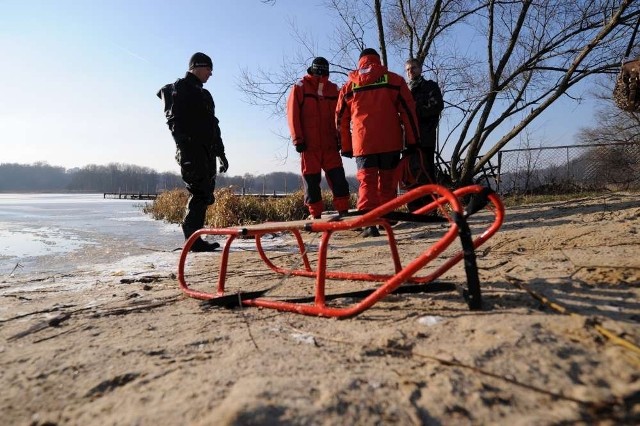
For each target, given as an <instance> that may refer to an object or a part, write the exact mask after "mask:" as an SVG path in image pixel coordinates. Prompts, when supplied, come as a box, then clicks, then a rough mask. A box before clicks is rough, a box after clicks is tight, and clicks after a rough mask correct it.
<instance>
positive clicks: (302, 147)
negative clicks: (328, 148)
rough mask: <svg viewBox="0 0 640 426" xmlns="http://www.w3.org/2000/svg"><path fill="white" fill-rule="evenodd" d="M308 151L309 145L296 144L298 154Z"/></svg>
mask: <svg viewBox="0 0 640 426" xmlns="http://www.w3.org/2000/svg"><path fill="white" fill-rule="evenodd" d="M306 150H307V144H306V143H304V142H299V143H297V144H296V152H304V151H306Z"/></svg>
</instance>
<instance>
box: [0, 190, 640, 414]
mask: <svg viewBox="0 0 640 426" xmlns="http://www.w3.org/2000/svg"><path fill="white" fill-rule="evenodd" d="M487 217H489V214H487V213H483V214H481V215H479V216H478V219H477V220H474V222H473V223H472V230H476V229H482V228H483V220H486V219H487ZM441 226H442V225H439V224H429V225H416V224H405V223H400V224H398V225H397V226H396V227H395V228H394V233H395V234H396V237H397V238H398V247H399V248H400V250H401V252H402V254H403V258H408V259H411V256H415V255H416V254H417V253H419V252H420V251H421V250H424V247H425V245H428V244H430V243H431V242H432V240H433V238H434V236H435V235H436V234H437V233H438V231H439V230H440V228H439V227H441ZM639 232H640V194H637V193H624V192H619V193H608V194H603V195H600V196H596V197H591V198H583V199H578V200H572V201H564V202H552V203H545V204H539V205H535V206H521V207H514V208H509V209H507V213H506V220H505V223H504V225H503V226H502V228H501V230H500V231H499V232H498V233H497V234H496V235H495V236H494V237H493V238H491V239H490V240H489V241H488V242H487V243H486V244H485V245H483V246H482V247H480V248H479V249H478V250H477V262H478V267H479V270H480V281H481V286H482V292H483V300H484V304H483V309H482V310H480V311H470V310H469V309H468V306H467V304H466V303H465V301H464V299H463V298H462V296H461V294H460V289H461V288H463V287H464V285H465V273H464V269H463V267H462V265H460V264H459V265H456V266H454V267H453V268H452V269H450V270H449V271H448V272H446V273H445V274H444V275H443V276H442V277H441V278H440V279H439V281H442V282H446V283H452V284H454V285H455V287H456V290H452V291H443V292H437V293H418V294H401V295H390V296H388V297H386V298H385V299H383V300H382V301H381V302H379V303H377V304H375V305H374V306H373V307H371V308H370V309H368V310H366V311H365V312H363V313H362V314H360V315H358V316H356V317H354V318H350V319H344V320H336V319H328V318H318V317H311V316H303V315H298V314H293V313H282V312H278V311H275V310H270V309H258V308H251V307H245V308H238V309H224V308H218V307H212V306H210V305H208V304H206V303H203V302H200V301H198V300H195V299H192V298H188V297H185V296H184V295H183V294H182V293H181V291H180V290H179V288H178V283H177V280H176V269H177V268H176V267H175V265H177V262H178V252H170V251H168V252H166V253H158V254H157V257H155V258H151V259H150V260H149V259H146V260H145V261H144V262H137V263H136V262H134V263H124V264H122V265H103V266H100V267H97V268H96V267H94V268H87V269H83V270H82V271H79V272H77V273H71V274H65V275H53V276H46V275H40V274H29V275H26V276H25V275H20V274H16V275H14V276H3V277H0V365H1V367H2V368H1V369H0V383H1V384H2V386H1V388H0V412H1V413H2V423H3V424H7V425H42V426H44V425H109V424H114V425H115V424H118V425H123V424H124V425H151V424H153V425H165V424H166V425H177V424H189V425H191V424H193V425H213V424H215V425H251V424H256V425H257V424H288V425H309V424H317V425H337V424H363V425H364V424H366V425H370V424H403V425H404V424H406V425H420V424H426V425H441V424H456V425H477V424H510V425H548V424H603V425H620V424H629V425H630V424H638V423H640V350H639V349H638V345H640V331H639V330H640V327H638V325H639V323H640V236H639V235H638V233H639ZM304 237H305V238H306V239H308V240H307V243H308V244H309V247H310V248H311V251H312V252H313V248H314V247H317V243H318V240H317V236H315V235H313V234H307V235H305V236H304ZM333 244H334V245H335V249H336V250H335V254H334V255H332V257H331V258H330V262H331V263H330V264H331V265H332V266H333V267H336V268H344V269H348V270H361V271H368V272H374V273H376V272H377V273H383V272H389V260H388V258H389V254H388V249H387V247H386V240H385V239H384V237H382V238H374V239H371V238H369V239H362V238H360V237H358V236H357V234H356V233H355V232H351V233H345V234H341V235H339V236H336V239H335V241H334V242H333ZM289 245H290V244H289V241H288V240H287V239H286V238H283V237H281V236H278V235H275V236H273V241H271V245H270V246H269V252H270V253H272V254H273V257H274V258H278V259H279V261H282V262H285V263H286V262H289V261H292V262H293V261H294V260H292V259H293V255H292V254H291V253H290V252H288V251H287V250H286V247H287V246H289ZM458 249H459V247H453V245H452V247H451V248H449V249H447V251H446V252H445V254H444V256H443V258H444V259H446V258H447V256H451V255H452V254H453V253H455V252H456V251H457V250H458ZM219 256H220V254H219V253H217V254H214V255H211V254H209V253H198V254H195V255H194V256H193V257H191V258H190V259H191V260H190V263H189V265H188V271H187V272H188V274H189V277H190V279H192V280H193V282H194V283H196V285H197V286H201V287H203V288H207V289H208V290H213V288H214V285H215V283H216V274H215V272H216V268H217V261H218V260H219ZM290 258H291V259H290ZM441 261H442V260H439V262H441ZM436 264H437V262H436ZM231 265H232V268H231V271H232V274H231V276H230V278H229V282H228V286H227V287H228V290H229V291H230V292H234V291H238V290H242V291H251V290H259V289H265V288H270V287H274V289H273V290H272V291H270V292H269V293H268V295H267V296H268V297H294V296H295V297H297V296H308V295H312V294H313V285H314V283H313V280H310V279H304V278H295V277H288V276H281V275H276V274H273V273H272V272H270V270H269V269H268V268H267V267H266V266H265V265H264V263H263V262H262V260H260V258H259V256H258V255H257V253H256V252H255V250H252V249H251V248H250V245H246V244H243V245H240V246H238V247H237V248H235V249H234V251H233V253H232V263H231ZM371 285H372V284H371V283H369V284H362V283H360V284H357V285H351V284H349V283H347V284H345V283H337V284H335V286H332V287H331V290H332V291H336V292H342V291H346V290H356V289H359V288H369V287H371ZM328 291H329V290H328ZM350 302H351V301H350V300H342V301H340V300H339V301H337V302H336V303H350Z"/></svg>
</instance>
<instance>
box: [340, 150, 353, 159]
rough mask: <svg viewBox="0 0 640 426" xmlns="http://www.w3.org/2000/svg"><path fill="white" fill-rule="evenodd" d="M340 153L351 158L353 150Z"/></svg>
mask: <svg viewBox="0 0 640 426" xmlns="http://www.w3.org/2000/svg"><path fill="white" fill-rule="evenodd" d="M340 155H342V156H343V157H345V158H353V151H342V152H341V153H340Z"/></svg>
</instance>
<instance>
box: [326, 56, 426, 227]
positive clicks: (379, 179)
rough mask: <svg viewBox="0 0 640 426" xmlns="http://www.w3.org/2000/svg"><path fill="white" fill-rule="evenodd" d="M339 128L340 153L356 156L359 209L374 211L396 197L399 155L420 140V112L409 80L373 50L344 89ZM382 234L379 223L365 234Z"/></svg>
mask: <svg viewBox="0 0 640 426" xmlns="http://www.w3.org/2000/svg"><path fill="white" fill-rule="evenodd" d="M336 127H337V129H338V132H339V135H340V143H341V148H342V155H343V156H344V157H347V158H351V157H355V158H356V167H357V169H358V171H357V178H358V181H359V182H360V188H359V190H358V205H357V207H358V210H360V211H368V210H372V209H375V208H376V207H379V206H381V205H382V204H385V203H387V202H389V201H391V200H392V199H394V198H395V197H396V194H397V186H398V173H397V168H398V164H399V162H400V153H401V151H403V149H404V150H409V151H410V150H412V149H413V148H414V147H415V144H416V143H418V142H419V135H418V128H417V122H416V110H415V104H414V101H413V98H412V96H411V92H410V91H409V88H408V87H407V83H406V82H405V81H404V79H403V78H402V76H400V75H398V74H396V73H393V72H390V71H389V70H388V69H387V67H386V66H383V65H382V63H381V62H380V55H379V54H378V52H376V50H375V49H371V48H367V49H364V50H363V51H362V53H361V54H360V59H359V61H358V69H357V70H355V71H353V72H351V73H350V74H349V79H348V80H347V82H346V83H345V85H344V86H343V87H342V89H341V90H340V94H339V96H338V106H337V108H336ZM405 144H406V145H405ZM379 235H380V233H379V232H378V229H377V228H376V227H375V226H370V227H367V228H366V229H365V230H364V231H363V234H362V236H363V237H375V236H379Z"/></svg>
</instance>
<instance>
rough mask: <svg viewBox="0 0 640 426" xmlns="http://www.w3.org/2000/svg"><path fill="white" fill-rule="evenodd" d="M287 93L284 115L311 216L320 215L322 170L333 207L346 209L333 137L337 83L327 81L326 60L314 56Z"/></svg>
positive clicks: (344, 186) (345, 189) (343, 179)
mask: <svg viewBox="0 0 640 426" xmlns="http://www.w3.org/2000/svg"><path fill="white" fill-rule="evenodd" d="M307 73H308V75H305V76H304V77H302V79H301V80H300V81H298V82H297V83H296V84H295V85H294V86H293V88H292V89H291V93H290V94H289V99H288V101H287V119H288V121H289V130H290V132H291V139H293V144H294V146H295V147H296V151H297V152H299V153H300V166H301V169H302V177H303V179H304V203H305V205H306V206H307V207H308V208H309V213H310V214H311V216H312V217H313V218H314V219H319V218H320V216H321V215H322V210H323V202H322V194H321V192H320V180H321V175H320V173H321V171H322V170H324V175H325V178H326V179H327V183H328V184H329V187H330V188H331V191H332V192H333V207H334V208H335V209H336V210H337V211H338V212H339V213H340V214H344V213H346V212H347V211H348V210H349V184H348V182H347V179H346V177H345V174H344V168H343V166H342V158H340V152H339V149H340V147H339V146H338V141H337V140H336V128H335V122H334V117H335V115H334V114H335V110H336V103H337V101H338V86H336V85H335V84H334V83H332V82H330V81H329V62H328V61H327V60H326V59H325V58H322V57H318V58H315V59H314V60H313V62H312V63H311V66H310V67H309V68H308V69H307Z"/></svg>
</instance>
